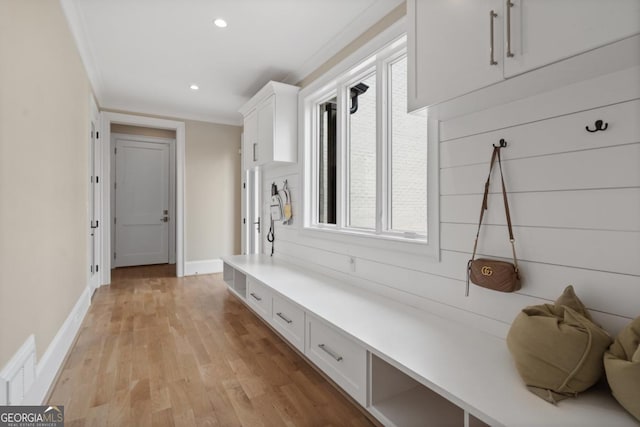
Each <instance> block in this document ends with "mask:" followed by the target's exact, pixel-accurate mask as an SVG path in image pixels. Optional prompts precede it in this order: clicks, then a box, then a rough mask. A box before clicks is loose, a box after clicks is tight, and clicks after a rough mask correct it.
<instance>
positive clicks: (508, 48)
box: [507, 0, 515, 58]
mask: <svg viewBox="0 0 640 427" xmlns="http://www.w3.org/2000/svg"><path fill="white" fill-rule="evenodd" d="M513 6H515V5H514V4H513V2H512V1H511V0H507V57H508V58H513V57H514V56H515V55H514V54H513V52H511V8H512V7H513Z"/></svg>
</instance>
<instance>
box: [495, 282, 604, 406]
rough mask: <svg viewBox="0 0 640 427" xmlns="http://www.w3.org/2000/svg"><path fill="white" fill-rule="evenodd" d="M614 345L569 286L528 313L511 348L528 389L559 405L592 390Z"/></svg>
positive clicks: (513, 331) (512, 333) (519, 320)
mask: <svg viewBox="0 0 640 427" xmlns="http://www.w3.org/2000/svg"><path fill="white" fill-rule="evenodd" d="M609 344H611V337H610V336H609V334H608V333H607V332H606V331H605V330H604V329H602V328H601V327H600V326H598V325H596V324H595V323H594V322H593V321H592V320H591V316H590V315H589V312H588V311H587V309H586V307H585V306H584V304H583V303H582V301H580V299H579V298H578V297H577V296H576V294H575V292H574V290H573V287H572V286H568V287H567V288H566V289H565V291H564V292H563V294H562V295H561V296H560V297H559V298H558V300H557V301H556V302H555V303H554V304H542V305H535V306H530V307H526V308H525V309H523V310H522V311H521V312H520V313H519V314H518V316H517V317H516V319H515V320H514V321H513V324H512V325H511V328H510V329H509V333H508V335H507V346H508V347H509V351H510V352H511V355H512V356H513V359H514V361H515V364H516V368H517V370H518V373H519V374H520V376H521V377H522V379H523V380H524V382H525V384H526V386H527V388H528V389H529V390H530V391H531V392H533V393H535V394H536V395H537V396H539V397H541V398H543V399H544V400H546V401H548V402H551V403H557V402H558V401H560V400H562V399H565V398H567V397H572V396H575V395H577V393H579V392H581V391H584V390H586V389H588V388H589V387H591V386H592V385H594V384H595V383H596V382H597V381H598V380H599V379H600V377H601V376H602V374H603V371H604V369H603V362H602V356H603V354H604V352H605V351H606V350H607V348H608V347H609Z"/></svg>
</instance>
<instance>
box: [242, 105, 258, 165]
mask: <svg viewBox="0 0 640 427" xmlns="http://www.w3.org/2000/svg"><path fill="white" fill-rule="evenodd" d="M242 144H243V147H242V164H243V166H244V168H245V169H251V168H252V167H254V166H256V165H257V159H258V152H257V150H258V113H257V112H256V110H252V111H251V112H250V113H249V114H248V115H247V116H246V117H245V118H244V137H243V139H242Z"/></svg>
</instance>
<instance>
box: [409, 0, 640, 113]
mask: <svg viewBox="0 0 640 427" xmlns="http://www.w3.org/2000/svg"><path fill="white" fill-rule="evenodd" d="M407 14H408V17H409V32H408V56H409V71H408V85H409V91H408V105H409V110H410V111H413V110H417V109H419V108H422V107H425V106H429V105H434V104H438V103H441V102H443V101H447V100H449V99H452V98H455V97H458V96H461V95H464V94H466V93H469V92H472V91H474V90H477V89H480V88H483V87H486V86H489V85H491V84H494V83H497V82H500V81H501V80H503V79H505V78H509V77H513V76H516V75H518V74H521V73H523V72H526V71H530V70H533V69H535V68H539V67H542V66H544V65H548V64H550V63H553V62H556V61H559V60H562V59H566V58H568V57H570V56H574V55H577V54H580V53H583V52H586V51H588V50H591V49H594V48H597V47H600V46H604V45H606V44H609V43H612V42H615V41H617V40H620V39H623V38H626V37H630V36H632V35H634V34H638V33H640V0H615V1H605V0H457V1H450V0H408V2H407Z"/></svg>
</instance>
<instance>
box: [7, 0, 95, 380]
mask: <svg viewBox="0 0 640 427" xmlns="http://www.w3.org/2000/svg"><path fill="white" fill-rule="evenodd" d="M0 93H1V94H2V95H1V96H0V368H1V367H2V366H4V365H5V364H6V363H7V362H8V361H9V359H10V358H11V357H12V356H13V354H14V353H15V352H16V351H17V350H18V348H19V347H20V346H21V345H22V344H23V343H24V341H25V340H26V339H27V337H28V336H29V335H30V334H35V337H36V346H37V354H38V357H42V354H43V353H44V351H45V350H46V349H47V347H48V346H49V344H50V343H51V340H52V339H53V337H54V336H55V334H56V333H57V332H58V330H59V329H60V327H61V326H62V324H63V322H64V320H65V319H66V317H67V316H68V315H69V313H70V312H71V310H72V308H73V306H74V304H75V303H76V301H77V300H78V298H79V297H80V295H81V293H82V291H83V290H84V289H85V287H86V286H87V271H88V269H89V264H88V260H87V230H88V220H87V207H88V184H87V183H88V166H87V163H88V136H89V107H88V105H89V96H90V93H91V92H90V87H89V83H88V80H87V76H86V73H85V71H84V68H83V65H82V62H81V60H80V57H79V55H78V52H77V50H76V46H75V43H74V41H73V38H72V36H71V33H70V31H69V29H68V26H67V23H66V20H65V18H64V16H63V14H62V11H61V7H60V3H59V2H57V1H50V0H31V1H14V0H0Z"/></svg>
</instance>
